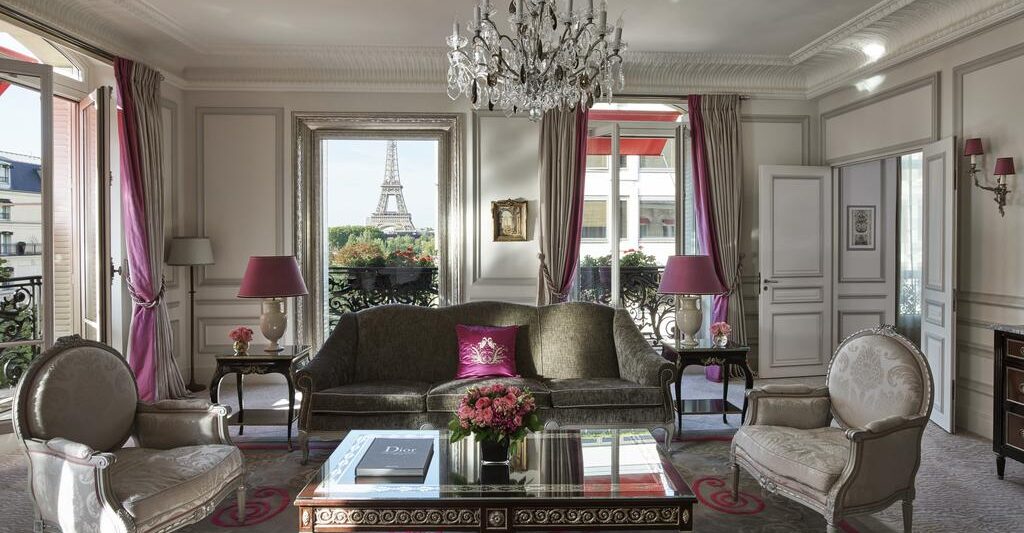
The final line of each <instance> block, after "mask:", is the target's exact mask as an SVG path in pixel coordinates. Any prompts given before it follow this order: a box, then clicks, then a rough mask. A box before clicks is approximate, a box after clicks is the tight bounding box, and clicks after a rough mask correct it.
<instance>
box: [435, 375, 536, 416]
mask: <svg viewBox="0 0 1024 533" xmlns="http://www.w3.org/2000/svg"><path fill="white" fill-rule="evenodd" d="M493 383H504V384H505V385H508V386H516V387H519V388H522V389H530V392H532V393H533V398H534V399H535V400H536V401H537V407H551V392H550V391H548V388H547V387H546V386H544V383H542V382H541V381H539V380H536V379H530V378H504V377H502V378H483V379H456V380H454V381H447V382H445V383H441V384H439V385H436V386H434V388H432V389H430V391H429V392H427V411H429V412H448V413H454V412H455V410H456V409H458V408H459V400H461V399H462V397H463V396H464V395H465V394H466V390H467V389H469V388H470V387H483V386H486V385H491V384H493Z"/></svg>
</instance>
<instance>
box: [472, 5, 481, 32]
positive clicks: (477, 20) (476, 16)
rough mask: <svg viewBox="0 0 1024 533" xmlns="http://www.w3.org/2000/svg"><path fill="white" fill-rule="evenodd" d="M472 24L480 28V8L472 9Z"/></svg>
mask: <svg viewBox="0 0 1024 533" xmlns="http://www.w3.org/2000/svg"><path fill="white" fill-rule="evenodd" d="M473 24H474V25H476V26H477V27H480V6H476V7H474V8H473Z"/></svg>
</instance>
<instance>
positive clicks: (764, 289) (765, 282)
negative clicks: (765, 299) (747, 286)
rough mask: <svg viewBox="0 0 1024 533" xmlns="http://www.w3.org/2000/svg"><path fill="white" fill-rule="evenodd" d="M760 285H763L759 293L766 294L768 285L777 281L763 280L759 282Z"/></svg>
mask: <svg viewBox="0 0 1024 533" xmlns="http://www.w3.org/2000/svg"><path fill="white" fill-rule="evenodd" d="M761 283H763V284H764V286H763V287H762V288H761V292H767V291H768V284H770V283H778V281H777V280H774V279H763V280H761Z"/></svg>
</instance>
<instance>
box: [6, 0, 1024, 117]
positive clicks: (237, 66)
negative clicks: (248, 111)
mask: <svg viewBox="0 0 1024 533" xmlns="http://www.w3.org/2000/svg"><path fill="white" fill-rule="evenodd" d="M5 2H6V3H7V4H9V5H11V7H12V8H14V9H17V10H18V11H20V12H22V13H24V14H25V15H27V16H30V17H32V18H35V19H37V20H40V21H41V22H44V23H46V24H49V25H51V26H53V27H55V28H58V29H60V30H61V31H63V32H66V33H68V34H70V35H74V36H76V37H78V38H81V39H82V40H83V41H85V42H89V43H93V44H95V45H96V46H97V47H100V48H102V49H104V50H107V51H109V52H111V53H114V54H117V55H122V56H125V57H132V58H136V59H139V60H142V61H146V62H147V63H150V64H151V65H153V66H154V67H156V68H158V69H160V70H161V71H163V72H164V74H165V77H166V79H167V81H168V82H169V83H171V84H173V85H176V86H178V87H181V88H183V89H204V90H310V91H317V90H335V91H387V92H437V91H442V92H443V91H444V88H445V87H444V86H445V81H444V80H445V76H446V72H447V68H448V66H447V60H446V58H445V49H444V48H443V47H387V46H337V45H334V46H310V45H291V46H287V45H286V46H274V45H254V46H238V45H225V44H217V43H211V42H207V41H205V40H204V39H202V38H199V37H196V36H195V35H193V34H190V33H189V31H188V29H187V28H186V27H183V26H182V25H181V24H179V23H177V22H176V21H175V20H173V19H172V18H171V17H169V16H167V15H166V14H165V13H163V12H162V11H160V10H159V9H157V8H156V7H154V4H153V3H152V2H151V0H93V1H90V2H67V1H66V0H5ZM1022 13H1024V2H1022V1H1021V0H883V1H880V2H878V3H877V4H875V5H873V6H872V7H871V8H869V9H867V10H865V11H864V12H862V13H860V14H859V15H857V16H856V17H854V18H852V19H850V20H848V21H846V22H844V23H843V24H841V25H839V26H837V27H836V28H834V29H833V30H830V31H829V32H827V33H825V34H824V35H822V36H820V37H818V38H817V39H815V40H813V41H812V42H810V43H807V44H806V45H804V46H802V47H800V48H799V49H798V50H796V51H795V52H793V53H791V54H788V55H760V54H716V53H677V52H646V51H641V52H628V53H627V57H626V80H627V88H628V91H629V92H633V93H636V92H644V93H651V94H685V93H692V92H741V93H745V94H749V95H752V96H758V97H772V98H813V97H817V96H820V95H822V94H826V93H828V92H830V91H832V90H835V89H837V88H840V87H842V86H845V85H848V84H850V83H851V82H853V81H855V80H858V79H862V78H864V77H865V76H870V75H872V74H873V73H875V72H878V71H881V70H884V69H886V68H890V67H892V66H894V65H897V64H899V63H902V62H905V61H908V60H910V59H913V58H916V57H919V56H921V55H923V54H926V53H929V52H931V51H934V50H935V49H937V48H940V47H942V46H945V45H948V44H950V43H952V42H955V41H957V40H959V39H962V38H965V37H967V36H970V35H973V34H976V33H978V32H979V31H982V30H984V29H986V28H990V27H992V26H994V25H996V24H999V23H1002V22H1005V21H1007V20H1010V19H1012V18H1014V17H1017V16H1020V15H1021V14H1022ZM125 14H128V15H130V17H131V19H132V20H134V21H137V24H133V25H132V26H131V27H128V26H126V25H125V23H124V21H125ZM119 21H120V22H119ZM152 32H159V33H160V34H161V38H160V39H161V40H160V41H159V42H160V44H158V43H157V42H154V40H153V39H150V38H148V37H147V36H148V35H152ZM164 37H166V39H165V38H164ZM868 42H879V43H882V44H884V45H885V46H886V48H887V55H886V56H885V57H883V58H882V59H881V60H880V61H877V62H875V63H871V64H868V63H866V58H865V56H864V54H863V52H862V51H861V47H862V46H863V45H864V44H865V43H868ZM161 44H162V45H166V46H162V45H161Z"/></svg>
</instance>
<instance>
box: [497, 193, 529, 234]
mask: <svg viewBox="0 0 1024 533" xmlns="http://www.w3.org/2000/svg"><path fill="white" fill-rule="evenodd" d="M491 216H492V217H493V218H494V240H495V242H503V241H525V240H527V239H526V200H513V199H511V198H509V199H508V200H500V201H497V202H491Z"/></svg>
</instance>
